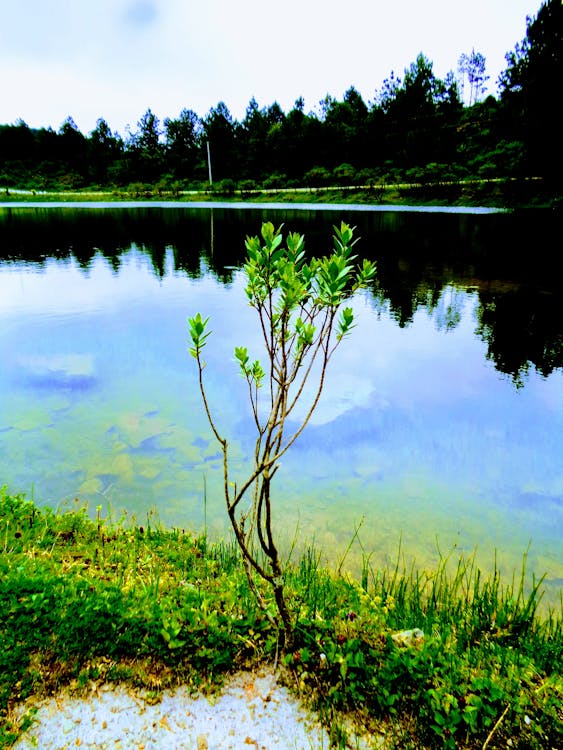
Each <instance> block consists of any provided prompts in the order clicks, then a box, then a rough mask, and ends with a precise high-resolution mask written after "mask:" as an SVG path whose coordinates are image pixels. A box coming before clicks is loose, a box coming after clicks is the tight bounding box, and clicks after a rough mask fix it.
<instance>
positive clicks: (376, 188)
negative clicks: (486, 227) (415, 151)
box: [0, 178, 560, 208]
mask: <svg viewBox="0 0 563 750" xmlns="http://www.w3.org/2000/svg"><path fill="white" fill-rule="evenodd" d="M228 182H229V185H228V186H225V185H222V184H221V183H218V184H217V185H214V187H213V189H211V190H204V189H201V190H166V189H162V188H158V189H157V188H154V187H152V186H150V185H147V186H144V187H143V186H141V187H137V188H135V189H131V188H129V189H127V188H106V189H104V188H100V189H82V190H75V191H69V190H65V191H56V190H48V191H35V190H13V189H10V188H4V189H1V192H0V201H1V202H7V203H10V202H37V201H40V202H51V201H62V202H76V201H78V202H82V201H84V202H91V201H106V202H121V201H139V200H142V201H163V200H164V201H180V202H187V203H191V202H204V203H205V202H215V201H220V202H226V203H228V202H232V201H246V202H252V203H265V202H274V203H318V204H323V203H332V204H334V203H341V204H343V205H346V204H352V203H358V204H364V205H373V206H385V205H410V206H417V205H420V206H424V205H425V206H467V207H480V206H485V207H493V208H494V207H496V208H532V207H534V208H551V207H557V206H560V198H558V197H554V196H553V195H552V194H550V193H548V192H546V191H545V189H544V186H543V183H542V181H541V180H538V179H532V178H529V179H491V180H465V181H457V182H439V183H425V184H422V183H385V184H381V185H366V186H361V187H360V186H351V187H338V186H336V187H330V186H327V187H303V188H279V189H272V188H270V189H259V188H258V189H243V190H241V189H237V188H236V183H234V182H232V181H230V180H229V181H228ZM231 183H232V184H231Z"/></svg>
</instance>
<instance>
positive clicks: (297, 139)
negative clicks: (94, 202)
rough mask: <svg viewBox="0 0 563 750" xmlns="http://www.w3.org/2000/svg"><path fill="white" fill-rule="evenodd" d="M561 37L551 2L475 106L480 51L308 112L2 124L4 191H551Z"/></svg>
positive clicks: (557, 165)
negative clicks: (86, 124) (489, 185)
mask: <svg viewBox="0 0 563 750" xmlns="http://www.w3.org/2000/svg"><path fill="white" fill-rule="evenodd" d="M562 30H563V6H562V4H561V2H560V0H548V1H547V2H545V3H544V4H543V5H542V6H541V7H540V9H539V11H538V13H537V15H536V16H535V17H534V18H531V19H528V21H527V33H526V37H525V39H524V40H522V41H521V42H519V43H518V44H516V46H515V48H514V50H513V51H511V52H508V53H507V54H506V64H507V66H506V69H505V71H504V72H503V73H502V75H501V76H500V78H499V81H498V95H497V97H494V96H487V97H486V98H484V99H482V94H483V91H484V90H485V81H486V80H487V76H486V65H485V59H484V58H483V56H482V55H480V54H479V53H477V52H475V51H472V52H471V53H470V54H462V55H461V56H460V58H459V63H458V70H457V75H454V73H453V72H451V73H449V74H448V75H447V76H446V78H445V79H444V80H441V79H439V78H438V77H437V76H436V75H435V74H434V71H433V63H432V61H430V60H429V59H428V58H427V57H426V56H425V55H424V54H423V53H420V54H419V55H418V57H417V58H416V60H415V61H414V62H413V63H411V64H410V66H409V67H407V68H406V69H405V71H404V73H403V74H402V76H397V75H395V74H394V73H391V74H390V76H389V78H388V79H386V80H385V81H384V82H383V85H382V86H381V88H380V90H378V91H376V92H375V95H374V99H373V101H370V102H365V101H364V99H363V98H362V96H361V95H360V94H359V92H358V91H357V90H356V88H355V87H354V86H350V88H349V89H348V90H347V91H346V92H345V93H344V95H343V97H342V99H336V98H333V97H332V96H330V95H327V96H326V98H325V99H324V100H323V101H322V102H320V103H319V106H318V107H317V108H316V110H315V111H311V112H306V111H305V107H304V102H303V99H302V98H301V97H299V98H297V99H296V101H295V104H294V106H293V108H292V109H291V110H290V111H288V112H284V111H283V110H282V108H281V107H280V106H279V105H278V104H277V103H276V102H275V101H274V102H273V103H272V104H270V105H268V106H264V107H260V106H259V105H258V103H257V102H256V101H255V100H254V99H252V100H251V101H250V102H249V104H248V107H247V110H246V114H245V117H244V118H243V119H242V120H241V121H237V120H236V119H234V118H233V117H232V115H231V113H230V112H229V109H228V107H227V105H226V104H225V103H224V102H219V103H218V104H217V106H215V107H213V108H212V109H211V110H210V111H209V112H208V113H207V114H206V115H204V116H200V115H198V114H197V113H196V112H194V111H192V110H190V109H187V108H186V109H183V110H182V112H181V113H180V114H179V116H178V117H176V118H172V117H166V118H165V119H164V120H163V121H160V120H159V119H158V118H157V117H156V115H155V114H154V113H153V112H152V111H151V109H148V110H147V111H146V112H145V113H144V114H143V115H142V117H141V118H140V120H139V121H138V123H137V126H136V129H135V130H130V131H128V132H127V133H126V134H119V133H117V132H114V131H112V129H111V127H110V125H109V124H108V122H107V121H106V120H105V119H104V118H103V117H100V119H99V120H98V122H97V125H96V127H95V129H94V130H93V131H92V132H91V133H89V134H88V135H84V134H83V133H81V132H80V131H79V129H78V128H77V126H76V125H75V123H74V121H73V119H72V117H68V118H67V120H65V122H64V123H63V124H62V125H61V127H60V128H59V130H58V131H55V130H53V129H52V128H51V127H48V128H40V129H32V128H30V127H29V126H28V125H27V124H26V123H25V122H23V121H19V122H17V123H15V124H6V125H0V187H2V188H4V189H6V190H9V189H10V188H11V189H16V188H26V189H30V190H49V189H56V190H60V189H81V188H93V187H104V188H108V187H112V188H127V189H129V190H130V191H133V192H137V193H140V192H142V190H143V189H144V187H145V186H148V185H150V186H151V188H152V189H156V190H157V191H172V192H179V191H181V190H188V189H201V188H206V187H208V186H209V182H210V176H211V177H212V181H213V184H214V186H215V187H216V188H218V189H222V190H223V191H224V192H228V191H229V190H233V189H235V188H236V187H238V188H240V189H243V190H244V189H251V188H253V187H260V188H268V187H270V188H282V187H283V188H290V187H295V186H311V187H322V186H326V185H346V186H350V185H370V184H381V183H383V184H393V183H397V182H417V183H426V182H437V181H439V182H442V181H457V180H466V179H472V178H477V179H483V178H484V179H489V178H529V177H535V178H541V179H542V180H543V185H544V187H545V189H546V191H547V192H548V193H551V194H553V195H557V194H558V193H559V188H558V187H557V186H558V177H559V174H560V172H561V168H562V163H561V162H562V149H561V138H560V132H559V130H560V129H559V122H560V118H559V116H558V115H557V113H556V109H557V107H558V96H557V88H556V85H557V84H556V82H557V81H560V80H561V78H562V74H563V62H562V50H563V32H562ZM209 157H210V160H209ZM210 165H211V175H210Z"/></svg>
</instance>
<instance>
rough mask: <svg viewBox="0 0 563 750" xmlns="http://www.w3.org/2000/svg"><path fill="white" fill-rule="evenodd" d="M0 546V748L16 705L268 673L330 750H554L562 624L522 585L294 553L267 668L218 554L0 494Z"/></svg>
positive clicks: (7, 741)
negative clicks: (360, 746) (286, 639)
mask: <svg viewBox="0 0 563 750" xmlns="http://www.w3.org/2000/svg"><path fill="white" fill-rule="evenodd" d="M0 545H1V546H0V573H1V575H0V642H1V643H2V644H3V648H1V649H0V747H4V748H5V747H9V746H10V745H11V744H12V743H13V741H14V740H15V738H16V737H17V736H18V733H19V732H20V731H21V730H22V728H25V726H26V723H27V722H28V721H30V720H31V719H32V715H31V714H29V715H28V716H27V717H24V719H23V722H20V723H19V725H18V724H17V723H16V722H15V721H14V720H13V714H12V712H11V709H12V707H13V706H14V704H15V703H16V702H18V701H21V700H23V699H25V698H26V697H28V696H30V695H45V694H49V693H53V692H55V691H57V690H59V689H61V688H65V689H67V690H70V691H71V692H73V693H76V694H80V693H81V692H82V691H84V692H86V691H87V689H88V688H89V686H90V685H91V683H92V681H98V682H112V683H120V682H124V683H128V684H130V685H132V686H137V687H142V688H144V689H145V690H148V691H150V693H149V694H152V695H153V696H154V698H155V699H157V697H158V693H159V691H160V690H162V689H163V688H165V687H171V686H175V685H177V684H180V683H184V684H188V685H191V686H193V688H194V689H210V690H211V689H214V687H215V686H217V685H219V684H220V683H221V681H222V679H224V677H225V676H226V675H227V674H228V673H229V672H231V671H233V670H236V669H238V668H252V667H253V666H257V665H258V664H260V663H264V662H269V663H274V662H276V661H278V662H279V663H281V664H283V665H284V666H285V668H286V669H285V674H286V675H287V676H288V680H289V684H290V687H292V689H293V690H295V691H296V692H298V693H299V694H300V695H301V697H302V698H303V699H305V700H306V701H308V702H309V703H310V705H311V706H313V707H315V708H316V709H318V710H319V711H320V714H321V716H322V717H323V719H324V721H325V722H326V724H327V726H329V727H330V728H331V736H332V738H333V741H334V744H335V746H336V747H346V744H345V742H346V735H347V734H348V736H350V735H351V734H354V731H357V732H358V733H359V734H362V733H365V732H369V733H372V734H373V735H374V736H375V735H376V734H377V733H378V732H384V733H385V735H386V737H387V741H388V744H387V745H386V747H396V748H426V747H427V748H434V747H435V748H442V747H446V748H455V747H460V748H464V747H471V748H473V747H485V746H486V747H488V748H491V749H492V748H500V747H507V743H508V741H509V740H510V745H509V746H510V747H513V748H538V749H539V748H542V750H545V748H556V747H561V746H562V743H563V732H562V728H561V727H562V721H563V712H562V708H561V706H562V705H563V678H562V675H561V672H560V671H559V670H560V664H561V662H562V657H563V629H562V619H561V611H560V612H557V613H550V614H549V615H548V616H547V617H542V618H539V617H538V615H537V604H538V590H539V589H538V585H537V584H534V583H532V584H531V590H530V586H529V585H528V583H529V582H528V581H526V572H525V570H524V569H523V571H522V575H521V577H520V578H519V579H518V580H516V581H512V582H508V583H507V584H504V583H503V582H501V581H500V580H499V576H498V575H497V574H492V575H491V576H489V577H484V576H483V575H482V574H481V572H480V571H479V570H478V569H477V568H476V566H475V565H474V563H473V562H472V560H471V559H468V560H460V561H459V564H458V565H457V569H456V568H455V567H454V570H455V572H454V573H453V574H451V575H448V574H447V573H446V567H448V566H447V565H446V561H443V564H441V565H440V566H439V567H438V569H437V570H435V571H434V572H433V573H432V574H427V573H425V574H419V573H418V572H417V571H415V570H411V571H402V570H400V569H398V568H397V569H394V570H373V569H372V568H371V567H370V566H369V564H368V560H367V559H366V561H365V566H364V570H363V574H362V576H361V580H359V581H354V580H351V579H350V578H348V577H346V576H341V575H337V574H336V573H331V572H330V571H328V570H326V569H323V568H321V567H320V566H319V562H318V560H319V557H318V556H317V554H316V553H315V551H314V550H312V549H311V550H309V551H308V552H307V553H306V554H305V555H304V557H303V558H302V559H301V560H298V561H297V560H296V561H294V563H293V564H289V565H288V568H287V584H288V593H289V595H290V601H291V606H292V608H293V610H294V612H295V613H296V616H297V620H298V625H297V631H296V633H297V639H296V640H297V642H296V645H295V647H294V649H293V650H292V652H290V653H281V654H280V653H278V649H277V634H276V632H275V631H274V629H273V628H272V626H271V625H270V624H269V622H268V620H267V618H266V617H265V616H264V614H263V613H261V612H260V611H259V610H258V608H257V607H256V605H255V601H254V598H253V596H252V594H251V592H250V591H249V589H248V584H247V581H246V577H245V575H244V572H243V570H242V568H241V565H240V563H239V559H238V553H237V551H236V548H235V546H234V545H232V544H230V543H228V542H224V543H215V544H210V543H208V541H207V540H206V538H205V537H203V536H201V535H199V536H198V535H194V534H191V533H190V532H189V531H185V530H180V529H165V528H162V526H161V525H160V524H159V523H158V522H157V520H156V519H155V517H154V516H149V517H148V518H147V519H146V521H145V523H144V524H143V525H140V524H139V523H138V522H136V523H135V522H131V521H128V520H127V519H126V517H122V518H121V519H113V520H112V519H111V518H108V517H105V516H104V515H103V514H102V510H101V508H97V509H96V511H95V512H94V514H93V516H90V515H89V514H88V512H87V510H86V508H84V507H80V506H79V503H78V502H77V504H76V507H75V508H73V509H72V510H71V511H68V512H60V513H55V512H53V511H51V510H48V509H41V508H39V507H38V506H37V505H35V504H34V503H33V502H31V501H28V500H26V499H25V497H23V496H11V495H9V494H8V493H7V491H6V490H5V489H4V490H0ZM525 589H526V591H528V592H529V593H524V591H525ZM264 593H265V594H266V595H267V592H264ZM345 727H346V729H345ZM352 727H355V728H356V729H355V730H353V729H352ZM352 746H353V745H352Z"/></svg>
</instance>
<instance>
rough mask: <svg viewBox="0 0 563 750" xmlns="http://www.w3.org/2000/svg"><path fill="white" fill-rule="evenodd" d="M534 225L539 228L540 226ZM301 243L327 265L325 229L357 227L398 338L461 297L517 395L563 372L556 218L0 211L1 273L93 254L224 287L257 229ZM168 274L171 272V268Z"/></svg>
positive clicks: (446, 315)
mask: <svg viewBox="0 0 563 750" xmlns="http://www.w3.org/2000/svg"><path fill="white" fill-rule="evenodd" d="M536 218H537V220H536ZM266 219H272V220H273V221H274V222H275V223H276V224H281V223H285V225H286V227H287V228H288V229H291V230H295V231H299V232H303V233H304V234H305V235H306V237H307V247H308V250H309V252H310V253H311V254H317V255H318V254H324V253H325V252H326V251H327V250H329V249H330V247H329V244H328V243H329V237H330V233H331V227H332V225H333V224H334V223H336V222H339V221H340V220H341V219H344V220H345V221H347V222H349V223H350V224H352V225H355V226H356V227H357V235H359V236H360V238H361V240H360V242H359V243H358V245H357V246H356V249H357V251H358V253H359V254H360V255H365V256H366V257H369V258H371V259H376V260H377V264H378V277H377V282H376V284H375V285H374V287H373V289H372V290H371V292H372V302H373V305H374V306H375V307H376V308H378V309H385V310H386V311H388V312H389V314H390V315H391V317H392V318H393V319H394V320H395V321H396V322H397V324H398V325H399V326H401V327H406V326H408V325H410V323H411V322H412V321H413V319H414V316H415V314H416V312H417V311H418V310H425V311H426V312H427V313H428V314H430V315H432V317H433V319H434V321H435V323H436V327H437V328H438V329H439V330H444V331H447V330H450V329H452V328H455V326H456V325H458V324H459V322H460V320H461V317H462V316H461V313H462V305H463V302H464V300H466V298H467V297H466V291H467V290H471V291H473V292H474V293H476V295H477V296H476V299H477V311H476V317H477V323H476V333H477V335H479V336H480V337H481V338H482V339H483V341H485V342H486V345H487V356H488V358H489V359H490V360H491V361H492V362H493V363H494V365H495V367H496V368H497V369H498V370H499V371H500V372H503V373H506V374H507V375H509V376H510V377H511V378H512V379H513V380H514V382H515V384H517V385H519V384H521V383H522V382H523V380H524V379H525V375H526V373H527V371H528V370H529V368H530V367H531V366H533V367H535V368H536V369H537V370H538V371H539V372H540V373H541V374H542V375H544V376H547V375H549V374H550V373H551V372H553V370H555V369H558V368H562V367H563V346H562V339H563V322H562V321H563V310H562V309H561V308H562V302H561V300H562V297H561V294H560V292H559V289H558V288H557V287H556V283H557V281H556V280H557V279H558V278H559V274H558V273H557V268H556V266H557V264H558V263H559V264H560V261H559V260H558V258H557V256H556V255H555V253H554V252H553V249H552V243H553V240H552V237H555V236H558V235H559V234H560V230H559V228H558V227H556V226H553V224H554V222H557V221H558V219H557V217H556V216H554V215H552V214H547V213H544V214H541V215H539V216H538V217H535V216H531V215H530V214H523V215H504V214H488V215H472V214H432V213H410V212H393V211H389V212H368V211H366V212H353V211H347V210H346V208H345V206H343V207H342V211H323V210H310V211H303V210H301V211H296V210H294V209H291V208H290V207H288V209H287V210H283V211H276V212H272V210H271V209H268V208H267V207H266V208H264V209H260V208H255V209H251V210H249V209H238V208H231V209H225V208H215V209H209V208H205V209H202V208H195V209H194V208H192V207H189V206H188V205H186V206H185V207H178V208H170V207H167V208H163V207H158V206H150V205H147V206H146V207H141V208H135V209H126V208H115V209H113V208H112V209H111V210H107V209H93V208H83V209H76V210H75V209H68V208H64V209H55V208H45V209H16V208H10V209H6V210H4V211H0V262H1V261H8V262H10V261H12V262H18V261H24V262H27V263H34V264H39V265H43V264H45V263H46V262H47V260H48V259H51V258H55V259H57V258H59V259H67V258H74V259H75V260H76V262H77V263H78V264H79V266H80V267H81V268H83V269H84V271H85V272H87V271H88V269H89V268H90V267H91V265H92V263H93V262H94V258H95V257H96V256H99V255H100V254H101V255H102V256H103V257H104V258H105V259H106V261H107V263H108V265H109V266H110V267H111V268H112V269H113V270H114V271H115V272H118V271H119V269H120V267H121V264H122V261H123V256H124V254H125V253H127V252H129V251H130V250H131V249H132V248H135V249H136V250H137V251H138V252H140V253H142V254H144V255H145V256H146V257H147V258H148V259H149V260H150V263H151V266H152V269H153V272H154V274H155V275H156V276H157V277H158V278H163V277H164V276H165V275H166V273H168V272H169V271H170V270H173V272H175V273H181V274H186V275H187V276H189V277H192V278H198V277H201V276H202V275H203V274H206V273H212V274H213V275H214V276H215V277H216V278H217V279H219V280H220V281H221V282H223V283H229V282H230V281H231V280H232V274H233V267H236V266H238V265H240V263H241V262H242V260H243V254H244V238H245V236H246V235H247V234H253V233H256V232H257V231H259V228H260V224H261V222H262V221H263V220H266ZM167 264H168V266H170V264H171V265H172V269H170V268H169V267H167Z"/></svg>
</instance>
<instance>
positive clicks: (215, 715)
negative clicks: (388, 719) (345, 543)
mask: <svg viewBox="0 0 563 750" xmlns="http://www.w3.org/2000/svg"><path fill="white" fill-rule="evenodd" d="M31 705H35V706H37V707H38V709H39V710H38V712H37V714H36V716H35V720H34V723H33V725H32V727H31V728H30V729H29V730H28V731H27V732H26V733H25V735H22V737H21V738H20V739H19V740H18V742H17V743H16V744H15V745H14V748H15V750H24V749H25V750H28V748H29V749H31V748H39V750H71V748H77V747H79V748H81V749H82V750H86V749H87V750H129V749H131V750H184V749H185V750H328V748H329V746H330V743H329V738H328V734H327V732H326V730H325V729H323V728H322V727H321V725H320V723H319V722H318V720H317V718H316V717H315V716H314V715H313V714H312V713H311V712H308V711H305V709H304V708H303V707H302V706H301V705H300V704H299V702H298V701H297V699H296V698H294V697H293V696H292V695H291V693H290V692H289V691H288V690H287V688H285V687H283V686H281V685H279V684H278V682H277V681H276V678H275V676H274V674H273V673H272V672H271V671H268V670H263V671H261V672H258V673H256V674H253V673H249V672H241V673H239V674H237V675H235V676H234V677H233V678H232V679H231V680H230V681H229V682H228V683H227V684H226V685H225V687H224V689H223V691H222V692H221V693H220V694H219V695H217V696H214V697H213V698H206V697H204V696H198V697H196V698H194V697H191V696H190V694H189V692H188V691H187V690H186V689H185V688H179V689H177V690H174V691H163V693H162V700H161V701H160V702H159V703H157V704H156V705H151V704H149V703H147V702H145V701H144V700H143V698H142V694H140V693H135V692H133V691H131V690H128V689H126V688H123V687H116V686H111V685H102V686H100V687H95V686H94V687H93V689H92V692H91V694H90V695H89V696H88V697H87V698H72V697H69V696H65V695H60V696H58V697H54V698H49V699H45V700H42V701H40V702H33V703H32V704H31ZM29 707H30V704H29V703H28V704H26V705H23V706H20V707H19V709H18V711H19V713H20V714H21V713H23V711H24V710H26V709H29ZM382 739H383V738H379V742H378V740H377V739H376V738H370V741H369V746H370V747H382V744H381V740H382ZM372 743H373V744H372ZM367 746H368V743H367V742H366V741H365V740H364V741H362V742H359V743H358V739H357V738H355V741H354V747H364V748H365V747H367Z"/></svg>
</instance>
